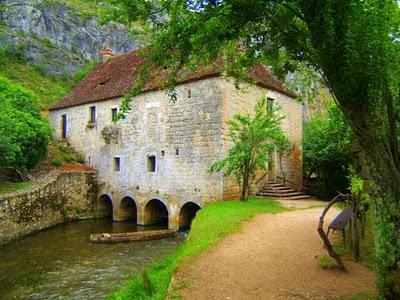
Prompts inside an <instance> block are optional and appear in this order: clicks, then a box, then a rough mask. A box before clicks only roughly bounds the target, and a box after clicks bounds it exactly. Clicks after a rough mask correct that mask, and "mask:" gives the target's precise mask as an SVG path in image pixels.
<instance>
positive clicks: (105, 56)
mask: <svg viewBox="0 0 400 300" xmlns="http://www.w3.org/2000/svg"><path fill="white" fill-rule="evenodd" d="M100 56H101V59H102V60H103V61H107V60H109V59H110V58H112V57H113V56H114V53H113V52H112V50H111V49H110V48H104V49H101V50H100Z"/></svg>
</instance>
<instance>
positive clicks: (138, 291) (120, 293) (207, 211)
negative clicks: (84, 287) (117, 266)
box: [108, 197, 287, 299]
mask: <svg viewBox="0 0 400 300" xmlns="http://www.w3.org/2000/svg"><path fill="white" fill-rule="evenodd" d="M285 210H287V209H285V208H283V207H281V206H280V205H279V204H278V203H277V202H274V201H271V200H265V199H261V198H256V197H254V198H251V199H249V201H248V202H247V203H246V202H240V201H237V200H235V201H224V202H214V203H211V204H209V205H207V206H206V207H205V208H203V209H202V210H200V211H199V212H198V213H197V215H196V218H195V220H194V221H193V224H192V229H191V231H190V233H189V237H188V239H187V240H186V241H185V242H183V243H182V245H181V246H180V247H179V248H178V249H177V250H176V251H175V253H174V254H172V255H170V256H167V257H165V258H163V259H161V260H160V261H159V262H157V263H155V264H153V265H152V266H150V267H148V268H147V269H146V270H145V271H144V273H142V274H137V275H134V276H133V277H131V278H129V279H128V281H127V282H126V283H125V284H123V285H122V287H121V288H120V289H119V290H117V291H115V292H114V293H112V294H110V295H109V296H108V299H164V298H165V295H166V293H167V289H168V286H169V283H170V281H171V278H172V276H173V274H174V272H175V270H176V268H177V266H178V265H179V264H180V263H181V262H182V261H183V260H186V259H190V258H193V257H195V256H196V255H198V254H200V253H201V252H203V251H204V250H206V249H208V248H210V247H212V246H214V245H216V244H217V243H218V242H219V241H220V240H221V239H223V238H224V237H226V236H227V235H229V234H231V233H234V232H237V231H239V230H240V228H241V223H242V222H244V221H246V220H249V219H251V218H252V217H254V216H255V215H256V214H260V213H278V212H282V211H285ZM150 295H151V296H150Z"/></svg>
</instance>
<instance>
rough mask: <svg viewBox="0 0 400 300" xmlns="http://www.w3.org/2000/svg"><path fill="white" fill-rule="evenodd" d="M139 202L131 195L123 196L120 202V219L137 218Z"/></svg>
mask: <svg viewBox="0 0 400 300" xmlns="http://www.w3.org/2000/svg"><path fill="white" fill-rule="evenodd" d="M137 207H138V206H137V203H136V201H135V199H133V198H132V197H129V196H125V197H124V198H122V200H121V202H120V203H119V209H118V220H120V221H127V220H136V219H137Z"/></svg>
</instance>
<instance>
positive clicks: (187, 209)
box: [179, 201, 201, 229]
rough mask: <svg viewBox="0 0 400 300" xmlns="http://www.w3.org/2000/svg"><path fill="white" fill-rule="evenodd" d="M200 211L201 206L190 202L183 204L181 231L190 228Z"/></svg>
mask: <svg viewBox="0 0 400 300" xmlns="http://www.w3.org/2000/svg"><path fill="white" fill-rule="evenodd" d="M200 209H201V206H200V204H198V203H196V202H192V201H189V202H186V203H185V204H183V205H182V206H181V209H180V210H179V229H182V228H189V227H190V225H191V224H192V221H193V219H194V217H195V216H196V213H197V211H199V210H200Z"/></svg>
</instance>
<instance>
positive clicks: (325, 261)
mask: <svg viewBox="0 0 400 300" xmlns="http://www.w3.org/2000/svg"><path fill="white" fill-rule="evenodd" d="M319 266H320V267H321V268H322V269H325V270H329V269H334V268H336V267H337V265H336V262H335V260H334V259H333V258H332V257H330V256H327V255H323V256H321V257H320V258H319Z"/></svg>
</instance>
